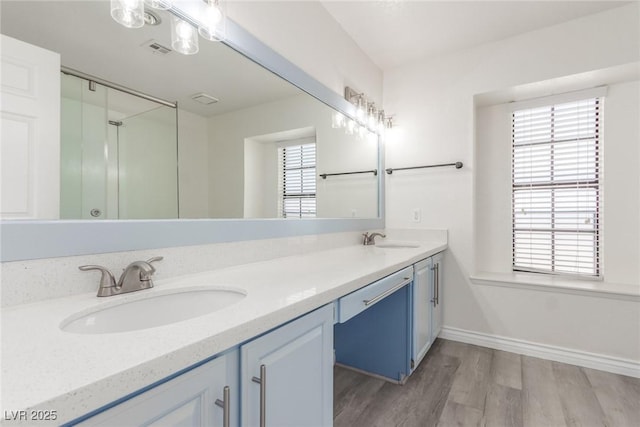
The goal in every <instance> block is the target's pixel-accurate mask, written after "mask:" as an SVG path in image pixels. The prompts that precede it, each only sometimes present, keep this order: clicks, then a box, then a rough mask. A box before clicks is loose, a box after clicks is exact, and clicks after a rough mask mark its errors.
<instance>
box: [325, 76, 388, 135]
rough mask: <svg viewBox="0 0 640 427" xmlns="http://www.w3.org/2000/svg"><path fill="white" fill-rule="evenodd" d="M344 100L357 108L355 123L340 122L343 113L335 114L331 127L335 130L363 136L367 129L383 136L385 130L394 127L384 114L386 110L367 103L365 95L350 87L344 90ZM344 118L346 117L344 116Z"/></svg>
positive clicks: (351, 121)
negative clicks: (338, 129) (339, 129)
mask: <svg viewBox="0 0 640 427" xmlns="http://www.w3.org/2000/svg"><path fill="white" fill-rule="evenodd" d="M344 98H345V99H346V100H347V101H349V102H350V103H351V104H353V105H354V106H355V107H356V117H355V122H354V121H353V120H351V119H347V121H346V122H344V121H340V118H339V116H342V114H341V113H335V114H334V116H333V118H332V121H331V126H332V127H333V128H342V127H345V131H346V133H347V134H348V135H353V134H354V133H356V132H357V133H358V134H361V133H363V132H365V131H366V130H367V129H368V130H369V131H371V132H373V133H377V134H378V135H381V136H383V135H384V132H385V129H390V128H392V127H393V119H392V118H391V117H387V116H385V114H384V110H378V109H377V108H376V106H375V103H373V102H367V97H366V96H365V94H364V93H360V92H356V91H355V90H353V89H352V88H350V87H349V86H345V88H344ZM342 117H343V118H344V116H342Z"/></svg>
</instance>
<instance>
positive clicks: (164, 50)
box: [140, 40, 171, 55]
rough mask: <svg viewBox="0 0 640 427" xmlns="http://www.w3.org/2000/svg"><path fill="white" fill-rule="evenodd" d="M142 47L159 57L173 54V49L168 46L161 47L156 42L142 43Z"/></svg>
mask: <svg viewBox="0 0 640 427" xmlns="http://www.w3.org/2000/svg"><path fill="white" fill-rule="evenodd" d="M140 46H142V47H143V48H145V49H146V50H148V51H149V52H151V53H154V54H158V55H166V54H168V53H170V52H171V49H169V48H168V47H166V46H163V45H161V44H160V43H158V42H157V41H155V40H149V41H146V42H144V43H142V44H141V45H140Z"/></svg>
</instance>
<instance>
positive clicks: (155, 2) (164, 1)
mask: <svg viewBox="0 0 640 427" xmlns="http://www.w3.org/2000/svg"><path fill="white" fill-rule="evenodd" d="M144 3H145V4H146V5H147V6H149V7H152V8H154V9H158V10H169V9H171V7H172V6H173V0H144Z"/></svg>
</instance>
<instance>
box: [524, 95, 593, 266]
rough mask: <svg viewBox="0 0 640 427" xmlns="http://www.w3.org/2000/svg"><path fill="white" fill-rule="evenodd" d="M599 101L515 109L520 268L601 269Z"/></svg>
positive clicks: (591, 100)
mask: <svg viewBox="0 0 640 427" xmlns="http://www.w3.org/2000/svg"><path fill="white" fill-rule="evenodd" d="M600 107H601V101H600V98H591V99H585V100H581V101H577V102H566V103H561V104H555V105H548V106H544V107H537V108H530V109H526V110H519V111H514V112H513V116H512V120H513V121H512V142H513V145H512V221H513V224H512V226H513V228H512V229H513V241H512V243H513V269H514V270H517V271H533V272H545V273H566V274H578V275H588V276H600V273H601V272H600V221H601V217H600V213H601V202H602V201H601V194H600V177H601V160H600V122H601V120H600V118H601V115H600Z"/></svg>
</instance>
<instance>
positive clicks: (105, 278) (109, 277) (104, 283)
mask: <svg viewBox="0 0 640 427" xmlns="http://www.w3.org/2000/svg"><path fill="white" fill-rule="evenodd" d="M78 269H79V270H82V271H90V270H98V271H100V272H101V273H102V276H101V277H100V288H99V289H98V292H100V290H102V289H104V288H112V287H113V288H115V287H116V279H115V277H113V274H111V272H110V271H109V270H108V269H107V268H105V267H102V266H101V265H81V266H80V267H78Z"/></svg>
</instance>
